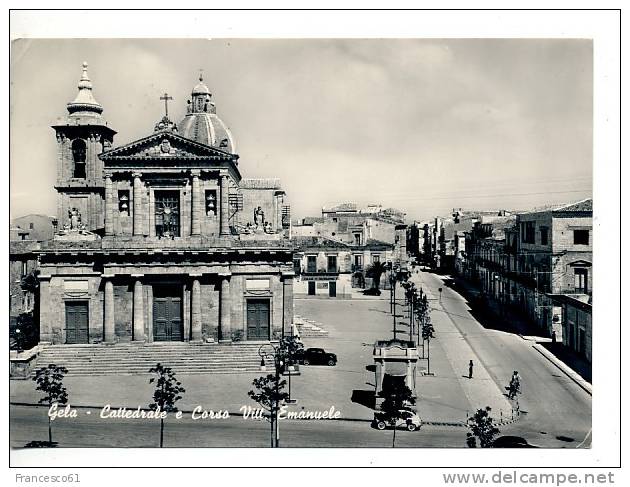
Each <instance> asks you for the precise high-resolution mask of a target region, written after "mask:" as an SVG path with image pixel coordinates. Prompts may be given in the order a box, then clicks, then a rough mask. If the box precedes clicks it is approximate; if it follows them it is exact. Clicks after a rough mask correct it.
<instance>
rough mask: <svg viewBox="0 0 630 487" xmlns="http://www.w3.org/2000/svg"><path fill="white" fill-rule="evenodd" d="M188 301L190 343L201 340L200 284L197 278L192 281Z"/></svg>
mask: <svg viewBox="0 0 630 487" xmlns="http://www.w3.org/2000/svg"><path fill="white" fill-rule="evenodd" d="M190 301H191V302H190V316H191V334H190V339H191V340H192V341H199V340H201V283H200V282H199V278H195V279H193V282H192V293H191V296H190Z"/></svg>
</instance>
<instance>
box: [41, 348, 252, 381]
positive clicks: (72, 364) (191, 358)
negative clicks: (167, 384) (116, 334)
mask: <svg viewBox="0 0 630 487" xmlns="http://www.w3.org/2000/svg"><path fill="white" fill-rule="evenodd" d="M261 344H262V343H254V342H236V343H232V344H216V343H187V342H159V343H117V344H115V345H105V344H98V345H96V344H95V345H47V346H44V347H43V349H42V350H41V352H40V354H39V357H38V359H37V368H38V367H42V366H46V365H47V364H56V365H63V366H64V367H66V368H67V369H68V374H67V375H74V376H76V375H136V374H148V373H149V369H150V368H151V367H155V365H156V364H157V363H158V362H159V363H161V364H162V365H165V366H168V367H171V368H172V369H173V371H174V372H175V373H177V375H183V374H210V373H211V374H233V373H241V372H257V371H260V356H259V355H258V349H259V348H260V346H261Z"/></svg>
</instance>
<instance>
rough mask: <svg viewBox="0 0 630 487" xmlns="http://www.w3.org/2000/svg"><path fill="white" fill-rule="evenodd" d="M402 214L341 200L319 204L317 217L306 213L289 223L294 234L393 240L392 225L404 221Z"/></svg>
mask: <svg viewBox="0 0 630 487" xmlns="http://www.w3.org/2000/svg"><path fill="white" fill-rule="evenodd" d="M404 220H405V214H404V213H403V212H401V211H399V210H396V209H393V208H387V209H382V207H381V206H380V205H368V206H367V207H365V208H359V206H358V205H357V204H355V203H342V204H339V205H335V206H332V207H329V208H326V207H324V208H322V215H321V217H307V218H304V219H302V220H301V221H298V222H297V224H296V225H294V226H293V227H292V230H291V232H292V235H294V236H319V235H321V236H325V237H330V238H334V239H336V240H339V241H341V242H344V243H347V244H351V245H363V244H364V243H365V242H367V241H368V240H370V239H372V240H378V241H380V242H387V243H391V244H394V243H396V241H397V239H399V238H400V237H399V236H397V233H396V226H397V225H400V224H404Z"/></svg>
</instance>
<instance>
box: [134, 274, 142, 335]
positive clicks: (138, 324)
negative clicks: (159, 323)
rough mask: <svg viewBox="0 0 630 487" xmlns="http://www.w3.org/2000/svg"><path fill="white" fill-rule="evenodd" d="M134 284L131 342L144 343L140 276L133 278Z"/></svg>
mask: <svg viewBox="0 0 630 487" xmlns="http://www.w3.org/2000/svg"><path fill="white" fill-rule="evenodd" d="M133 277H135V278H136V282H135V283H134V285H133V340H134V341H136V342H140V341H144V305H143V301H144V300H143V299H142V281H140V279H139V277H140V276H133Z"/></svg>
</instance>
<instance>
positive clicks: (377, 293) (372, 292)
mask: <svg viewBox="0 0 630 487" xmlns="http://www.w3.org/2000/svg"><path fill="white" fill-rule="evenodd" d="M363 294H364V295H365V296H380V295H381V291H380V290H378V289H376V288H375V287H373V288H370V289H366V290H365V291H363Z"/></svg>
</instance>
